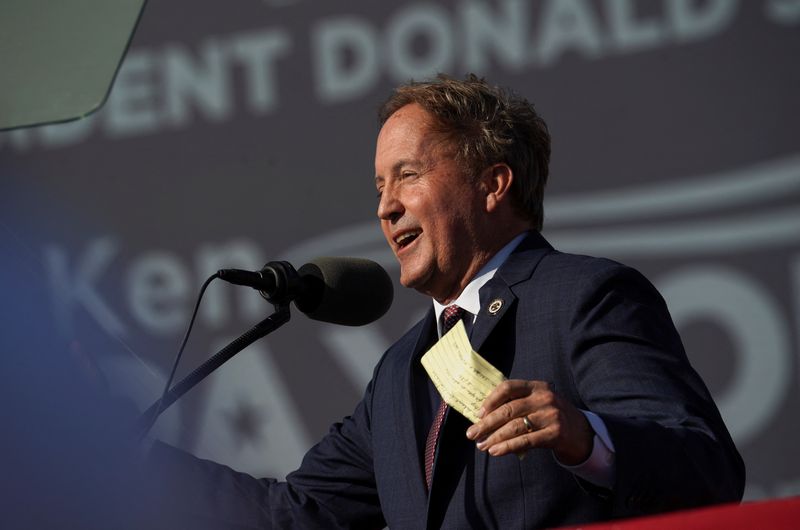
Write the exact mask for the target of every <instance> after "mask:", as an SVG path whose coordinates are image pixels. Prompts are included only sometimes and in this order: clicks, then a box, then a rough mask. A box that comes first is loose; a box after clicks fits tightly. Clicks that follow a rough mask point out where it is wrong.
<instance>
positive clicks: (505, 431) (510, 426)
mask: <svg viewBox="0 0 800 530" xmlns="http://www.w3.org/2000/svg"><path fill="white" fill-rule="evenodd" d="M525 418H527V419H528V423H527V424H526V423H525ZM552 418H553V414H552V412H551V411H550V409H544V410H536V411H534V412H531V413H528V414H521V415H519V416H518V417H515V418H513V419H511V420H509V421H508V422H506V423H505V424H504V425H501V426H499V427H498V428H497V429H495V430H494V431H492V432H490V433H488V434H487V435H485V437H484V439H482V440H481V441H480V442H479V444H478V449H480V450H482V451H485V450H488V449H489V448H490V447H491V446H493V445H495V444H498V443H501V442H504V441H507V440H510V439H512V438H516V437H518V436H524V435H526V434H528V433H530V432H534V431H538V430H541V429H544V428H546V427H548V426H550V425H551V423H552V421H551V420H552Z"/></svg>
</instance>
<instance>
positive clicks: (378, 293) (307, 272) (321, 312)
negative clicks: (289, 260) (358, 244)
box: [295, 257, 394, 326]
mask: <svg viewBox="0 0 800 530" xmlns="http://www.w3.org/2000/svg"><path fill="white" fill-rule="evenodd" d="M297 272H298V274H299V275H300V277H301V279H302V280H303V283H305V284H306V286H307V289H306V292H305V293H303V295H301V296H299V297H298V298H297V299H295V305H296V306H297V308H298V309H299V310H300V311H302V312H303V313H305V314H306V315H308V317H309V318H312V319H314V320H321V321H322V322H331V323H333V324H342V325H345V326H363V325H364V324H369V323H370V322H373V321H375V320H377V319H379V318H380V317H382V316H383V315H384V314H385V313H386V311H388V310H389V307H390V306H391V305H392V298H393V297H394V288H393V287H392V280H391V279H390V278H389V275H388V274H387V273H386V271H385V270H384V269H383V267H381V266H380V265H378V264H377V263H375V262H374V261H371V260H368V259H362V258H335V257H321V258H316V259H314V260H313V261H311V262H310V263H306V264H305V265H303V266H302V267H300V270H298V271H297Z"/></svg>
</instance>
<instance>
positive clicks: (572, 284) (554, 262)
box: [533, 250, 661, 301]
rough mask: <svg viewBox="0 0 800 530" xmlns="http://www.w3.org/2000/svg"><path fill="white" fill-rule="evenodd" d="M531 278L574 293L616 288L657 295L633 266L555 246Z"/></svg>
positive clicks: (636, 294) (637, 294)
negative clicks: (573, 252)
mask: <svg viewBox="0 0 800 530" xmlns="http://www.w3.org/2000/svg"><path fill="white" fill-rule="evenodd" d="M533 279H535V280H537V281H536V283H537V284H538V285H540V286H541V285H550V286H554V287H559V288H561V291H562V293H567V292H570V293H573V294H575V295H578V293H581V292H583V293H590V292H594V293H601V292H608V291H617V292H624V293H626V294H627V296H629V297H632V298H634V299H640V300H642V301H643V300H652V299H653V297H654V296H655V297H656V299H660V298H661V297H660V295H658V294H657V291H656V289H655V287H654V286H653V284H652V282H650V280H648V279H647V278H646V277H645V276H644V275H643V274H642V273H641V272H639V271H638V270H636V269H634V268H633V267H630V266H628V265H625V264H623V263H619V262H617V261H614V260H612V259H608V258H599V257H594V256H586V255H581V254H570V253H567V252H560V251H557V250H554V251H552V252H549V253H547V255H546V256H544V258H543V259H542V260H541V262H540V264H539V266H538V267H537V269H536V273H535V274H534V278H533Z"/></svg>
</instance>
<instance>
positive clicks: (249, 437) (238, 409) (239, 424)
mask: <svg viewBox="0 0 800 530" xmlns="http://www.w3.org/2000/svg"><path fill="white" fill-rule="evenodd" d="M222 415H223V418H224V420H225V422H226V423H227V424H228V427H229V432H230V434H231V436H232V437H233V439H234V441H235V443H236V449H237V451H241V450H242V448H243V447H244V446H245V445H246V444H250V445H252V446H253V447H257V446H258V445H260V444H261V443H262V442H263V439H264V435H263V432H262V430H263V429H262V427H263V425H264V423H266V414H264V413H263V412H262V411H261V410H260V409H259V408H258V407H257V406H256V405H255V404H254V403H253V402H252V401H250V400H246V399H244V398H241V397H239V398H237V399H236V404H235V405H234V406H233V408H232V409H228V410H223V411H222Z"/></svg>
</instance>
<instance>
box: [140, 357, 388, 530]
mask: <svg viewBox="0 0 800 530" xmlns="http://www.w3.org/2000/svg"><path fill="white" fill-rule="evenodd" d="M376 370H377V369H376ZM371 395H372V383H370V385H369V386H368V387H367V390H366V394H365V396H364V398H363V399H362V401H361V402H360V403H359V404H358V406H357V407H356V409H355V411H354V412H353V414H352V415H351V416H348V417H347V418H345V419H344V420H343V421H342V422H341V423H337V424H334V425H333V426H332V427H331V429H330V431H329V433H328V434H327V435H326V436H325V437H324V438H323V439H322V441H321V442H319V443H318V444H317V445H316V446H314V447H313V448H312V449H311V450H310V451H309V452H308V453H307V454H306V455H305V457H304V458H303V462H302V464H301V466H300V468H299V469H298V470H297V471H294V472H292V473H291V474H289V475H288V476H287V478H286V481H285V482H279V481H276V480H274V479H270V478H262V479H256V478H254V477H252V476H250V475H247V474H245V473H240V472H237V471H234V470H233V469H231V468H229V467H227V466H224V465H221V464H218V463H216V462H212V461H209V460H203V459H200V458H197V457H195V456H193V455H191V454H189V453H187V452H184V451H182V450H180V449H177V448H174V447H171V446H169V445H167V444H164V443H162V442H155V443H154V444H153V446H152V447H151V448H150V450H149V452H148V455H147V457H146V465H145V468H146V469H145V471H146V472H145V473H144V475H145V479H144V483H145V484H146V486H145V488H144V489H145V490H146V494H145V499H146V501H145V502H146V504H147V505H146V507H145V509H146V511H147V512H148V513H151V514H152V515H153V516H152V518H151V519H152V522H153V523H155V525H156V526H154V527H156V528H161V527H163V528H169V527H172V528H190V527H191V528H204V529H205V528H209V529H211V528H214V529H218V528H237V529H255V528H259V529H269V528H275V529H289V528H302V529H315V528H320V529H322V528H325V529H338V528H383V527H384V526H385V523H384V520H383V516H382V514H381V509H380V504H379V501H378V494H377V489H376V485H375V477H374V472H373V468H372V443H371V436H370V408H371V403H370V402H371ZM264 458H269V455H264Z"/></svg>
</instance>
